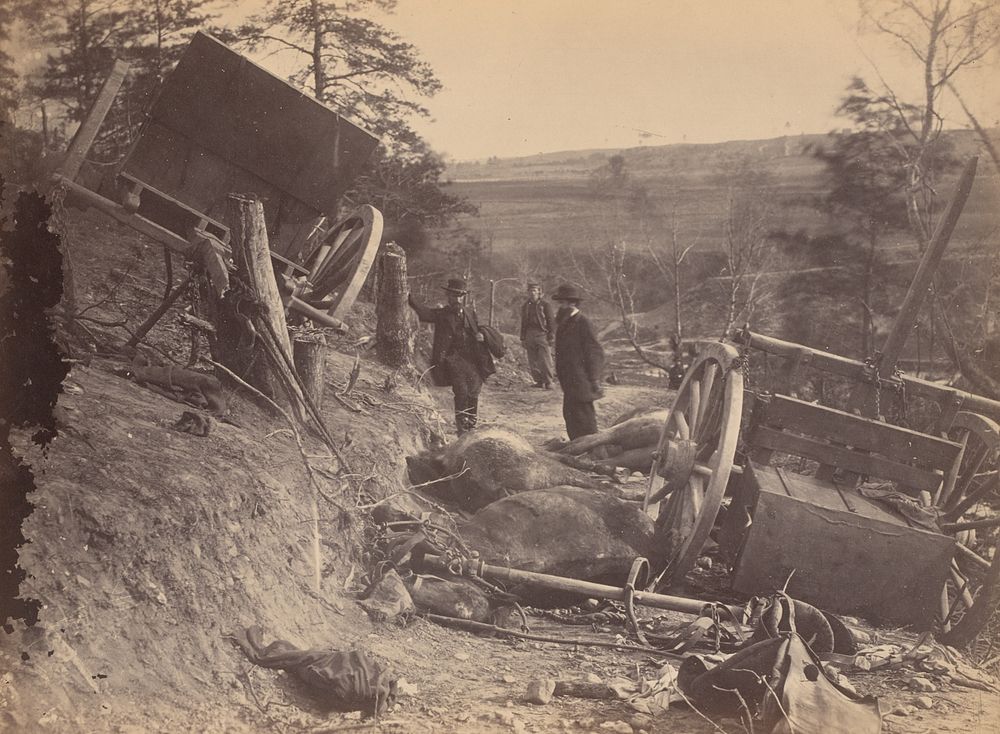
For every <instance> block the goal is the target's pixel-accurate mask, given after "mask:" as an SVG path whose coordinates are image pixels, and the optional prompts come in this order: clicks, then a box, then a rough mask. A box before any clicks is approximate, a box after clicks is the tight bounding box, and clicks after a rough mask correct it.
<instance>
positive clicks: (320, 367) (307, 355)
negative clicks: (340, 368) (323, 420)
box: [292, 334, 326, 411]
mask: <svg viewBox="0 0 1000 734" xmlns="http://www.w3.org/2000/svg"><path fill="white" fill-rule="evenodd" d="M292 345H293V350H294V355H293V359H294V362H295V371H296V372H297V373H298V375H299V379H301V380H302V389H303V390H304V391H305V393H306V394H307V395H308V396H309V397H310V398H312V401H313V404H314V405H315V406H316V410H317V411H319V410H322V409H323V385H324V384H325V380H324V372H325V371H326V338H325V337H324V336H323V335H322V334H317V336H316V338H311V339H296V340H295V341H294V342H293V343H292Z"/></svg>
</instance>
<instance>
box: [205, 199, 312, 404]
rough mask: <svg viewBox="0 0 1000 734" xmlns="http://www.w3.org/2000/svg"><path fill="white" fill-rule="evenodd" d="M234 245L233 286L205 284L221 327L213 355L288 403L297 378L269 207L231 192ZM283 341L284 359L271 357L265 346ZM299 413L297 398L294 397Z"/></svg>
mask: <svg viewBox="0 0 1000 734" xmlns="http://www.w3.org/2000/svg"><path fill="white" fill-rule="evenodd" d="M228 209H229V211H228V215H229V227H230V231H231V233H232V240H231V245H230V246H231V247H232V254H233V262H234V263H235V265H236V272H235V275H234V276H233V279H232V282H231V284H230V285H231V287H230V288H228V289H227V290H226V292H225V293H223V294H221V297H220V296H219V295H218V294H216V293H214V292H213V291H214V289H213V288H209V287H207V286H206V287H203V289H202V297H203V302H204V303H205V305H206V307H207V311H208V314H207V315H208V317H209V320H210V321H211V322H212V324H213V325H214V326H215V335H214V338H211V339H210V346H211V349H212V357H213V359H214V360H215V361H216V362H219V363H220V364H223V365H225V366H226V367H228V368H229V369H231V370H232V371H233V372H235V373H236V374H237V375H239V376H240V377H241V378H242V379H244V380H246V381H247V382H248V383H250V384H251V385H253V386H254V387H255V388H257V389H258V390H260V391H261V392H262V393H264V394H265V395H267V396H268V397H269V398H271V399H272V400H275V401H278V402H279V403H280V402H285V398H286V394H287V391H288V390H289V389H291V390H292V392H293V393H294V392H295V389H296V388H295V380H294V378H293V376H292V373H291V370H290V369H288V367H287V366H286V365H285V364H284V362H285V361H286V360H287V362H289V363H290V362H291V360H292V345H291V341H290V340H289V338H288V327H287V326H286V324H285V312H284V308H283V304H282V301H281V294H280V293H279V292H278V284H277V281H276V280H275V277H274V269H273V266H272V264H271V253H270V250H269V249H268V240H267V229H266V226H265V223H264V207H263V205H262V204H261V203H260V201H259V200H257V199H255V198H247V197H244V196H239V195H235V194H233V195H230V196H229V202H228ZM271 332H273V334H274V337H275V338H276V341H277V348H278V349H279V350H283V352H284V355H285V356H284V359H282V358H281V357H279V358H278V359H274V358H272V357H270V356H269V354H268V351H267V349H266V348H265V345H266V344H267V343H269V342H270V341H274V339H272V337H271ZM291 402H292V404H293V406H294V407H295V408H296V411H297V412H298V404H297V401H295V400H292V401H291Z"/></svg>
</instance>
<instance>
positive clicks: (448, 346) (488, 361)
mask: <svg viewBox="0 0 1000 734" xmlns="http://www.w3.org/2000/svg"><path fill="white" fill-rule="evenodd" d="M410 307H411V308H412V309H413V310H414V311H416V312H417V316H418V317H419V318H420V320H421V321H426V322H428V323H431V324H434V341H433V342H432V344H431V378H432V379H433V380H434V384H435V385H442V386H443V385H450V384H451V376H450V375H448V371H447V370H446V369H445V368H444V364H445V358H446V357H451V356H458V357H461V358H462V359H465V360H467V361H468V362H469V363H471V364H472V365H473V366H474V367H475V368H476V371H477V372H478V373H479V376H480V378H482V379H484V380H485V379H486V378H487V377H489V376H490V375H492V374H493V373H494V372H496V366H495V365H494V364H493V357H492V355H490V351H489V348H487V347H486V344H485V342H481V341H477V340H476V334H478V333H479V320H478V319H477V318H476V312H475V310H473V309H472V308H470V307H468V306H464V307H455V306H452V305H451V304H445V305H444V306H423V305H421V304H419V303H417V302H416V301H415V300H414V298H413V296H410Z"/></svg>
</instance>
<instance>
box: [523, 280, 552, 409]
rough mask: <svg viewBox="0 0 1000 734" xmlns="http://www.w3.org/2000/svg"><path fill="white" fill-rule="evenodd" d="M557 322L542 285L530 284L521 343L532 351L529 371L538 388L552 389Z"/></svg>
mask: <svg viewBox="0 0 1000 734" xmlns="http://www.w3.org/2000/svg"><path fill="white" fill-rule="evenodd" d="M555 339H556V324H555V320H554V319H553V318H552V306H550V305H549V302H548V301H546V300H543V299H542V287H541V286H540V285H538V283H528V300H527V301H525V302H524V304H523V305H522V306H521V345H522V346H523V347H524V351H525V352H527V354H528V370H529V371H530V372H531V377H532V379H534V381H535V387H541V388H545V389H546V390H551V389H552V353H551V352H550V351H549V349H550V348H551V347H552V345H553V343H555Z"/></svg>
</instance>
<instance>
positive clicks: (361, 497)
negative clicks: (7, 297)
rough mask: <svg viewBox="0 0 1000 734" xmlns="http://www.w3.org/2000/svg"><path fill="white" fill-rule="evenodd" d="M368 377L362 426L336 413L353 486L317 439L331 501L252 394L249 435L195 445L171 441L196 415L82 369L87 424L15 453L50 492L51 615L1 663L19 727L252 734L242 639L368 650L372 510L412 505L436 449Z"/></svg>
mask: <svg viewBox="0 0 1000 734" xmlns="http://www.w3.org/2000/svg"><path fill="white" fill-rule="evenodd" d="M351 361H352V360H351V358H349V357H346V356H344V355H338V354H335V353H331V357H330V362H329V365H328V379H331V380H340V381H342V380H343V379H344V377H345V376H346V374H347V373H348V372H349V370H350V367H351ZM363 375H365V376H363V377H362V378H361V379H360V380H359V381H358V384H357V386H356V388H355V392H354V393H353V394H352V395H350V396H348V397H347V398H345V402H348V403H351V404H353V405H354V407H355V409H357V410H359V411H363V412H354V411H352V410H349V409H348V408H347V407H345V405H344V404H342V403H340V402H339V401H335V400H332V399H331V400H329V401H328V402H329V405H328V406H327V407H326V409H325V410H324V413H325V418H326V421H327V423H328V426H329V427H330V429H331V431H332V432H333V434H334V435H336V436H337V437H339V438H342V439H343V443H344V447H343V452H344V453H345V455H346V457H347V459H348V461H349V462H351V465H352V470H353V473H354V476H353V477H349V476H344V475H338V473H337V463H336V461H334V460H333V459H332V458H323V457H324V454H325V453H326V451H325V449H322V448H320V444H319V443H318V442H314V441H311V440H310V439H308V437H307V438H306V450H307V452H308V453H309V455H310V462H311V463H312V465H313V468H314V475H315V476H316V478H317V481H318V485H319V486H318V489H317V491H316V492H315V493H314V491H313V489H312V486H311V485H310V482H309V478H308V476H307V473H306V470H305V466H304V463H303V459H302V456H301V455H300V453H299V451H298V449H297V448H296V444H295V441H294V438H293V436H292V434H291V432H290V430H288V429H287V428H283V427H281V419H280V418H279V419H275V418H274V417H272V416H269V415H267V414H264V413H263V412H261V411H260V409H258V408H257V407H256V406H254V405H253V404H252V403H250V402H248V401H246V400H244V399H242V398H241V397H240V396H231V399H230V402H231V404H232V405H233V416H234V418H235V419H236V420H237V421H238V422H239V423H240V424H241V425H243V426H246V428H239V427H236V426H232V425H227V424H225V423H218V422H214V424H213V426H212V431H211V433H210V435H209V436H207V437H197V436H193V435H190V434H185V433H179V432H176V431H174V430H172V429H171V424H172V423H173V422H174V421H175V420H176V419H177V417H178V416H179V415H180V413H181V412H182V410H184V409H185V408H186V407H187V406H183V405H181V404H178V403H176V402H173V401H171V400H168V399H167V398H165V397H162V396H160V395H158V394H156V393H153V392H151V391H149V390H147V389H144V388H142V387H140V386H138V385H136V384H134V383H132V382H129V381H127V380H125V379H122V378H120V377H118V376H115V375H113V374H111V373H109V372H107V371H105V370H104V369H103V368H102V366H100V365H97V364H94V365H92V366H91V367H90V368H87V367H84V366H82V365H77V366H76V367H75V368H74V369H73V371H72V372H71V373H70V375H69V377H68V379H67V381H66V383H65V386H64V389H65V394H64V395H63V396H62V397H61V399H60V401H59V405H60V406H61V407H62V409H63V414H64V415H65V416H66V418H67V422H68V423H69V424H70V425H69V426H63V427H62V429H61V430H60V434H59V437H58V438H57V439H56V440H55V441H54V442H53V443H52V445H51V448H50V449H49V451H48V452H47V454H46V455H42V454H41V453H40V452H38V451H37V450H36V449H35V447H34V446H33V445H32V444H31V443H30V440H29V439H28V437H27V436H26V435H25V436H21V437H19V439H18V443H17V444H16V449H17V450H18V452H19V453H21V454H23V455H24V456H25V458H26V460H27V461H29V463H30V464H31V465H32V466H33V469H34V473H35V477H36V486H37V490H36V491H35V492H34V493H33V494H32V495H31V497H30V499H31V500H32V501H33V502H34V504H35V507H36V509H35V511H34V513H33V514H32V515H31V516H30V518H29V519H28V521H27V522H26V523H25V527H24V532H25V535H26V537H27V538H28V539H29V543H28V544H27V545H26V546H25V547H24V548H22V553H21V566H22V567H23V568H24V569H25V570H26V571H27V572H28V574H29V579H28V581H27V582H26V583H25V584H24V585H23V586H22V593H23V594H26V595H28V596H31V597H34V598H36V599H38V600H40V601H41V602H42V604H43V607H42V610H41V613H40V617H39V622H38V624H36V625H35V626H34V627H31V628H25V627H23V625H21V626H17V628H16V629H15V630H14V632H13V633H12V634H10V635H5V636H4V637H5V638H6V639H4V641H3V647H2V648H0V660H2V667H3V668H4V669H5V670H7V671H10V674H9V677H8V678H5V683H6V685H5V687H4V693H3V695H4V696H5V698H6V699H8V700H10V699H12V698H13V699H16V700H17V704H16V706H11V707H10V708H8V710H7V712H6V715H7V716H8V719H7V723H8V724H12V725H14V728H15V729H18V730H32V729H35V728H38V727H42V726H45V725H48V727H49V728H51V729H52V730H57V731H74V730H81V731H83V730H87V731H94V730H100V731H106V730H114V729H115V727H125V728H127V726H129V725H134V726H137V727H140V728H142V729H161V730H177V729H197V730H203V731H207V730H212V731H217V730H219V729H223V728H232V727H236V728H239V729H244V728H246V726H247V725H248V724H249V723H250V722H251V721H252V720H253V718H254V716H255V715H256V716H259V711H258V706H257V704H256V702H255V701H254V696H255V695H257V694H255V693H254V691H253V690H252V687H251V686H249V685H247V684H246V683H245V680H246V681H248V680H249V679H248V678H246V679H244V676H242V675H241V674H240V671H241V670H244V669H245V668H246V664H245V661H241V660H240V653H239V651H238V650H237V649H236V648H235V647H234V646H233V645H232V643H231V642H230V641H229V640H228V639H227V637H226V635H227V633H229V632H230V631H232V630H234V629H237V628H242V627H246V626H249V625H252V624H259V625H261V626H262V627H263V628H264V629H265V631H266V632H267V633H268V634H270V635H274V636H277V637H282V638H286V639H289V640H294V641H296V642H297V643H299V644H301V645H302V646H303V647H309V646H326V647H342V648H347V647H349V646H350V645H351V644H353V643H356V642H358V641H359V640H360V639H362V638H363V636H364V635H366V634H367V633H368V632H369V630H370V627H369V625H368V622H367V620H366V619H365V618H364V617H363V614H362V613H361V612H360V610H359V609H358V608H357V607H356V605H355V604H353V603H352V602H350V601H347V600H346V595H345V592H344V589H345V586H348V587H349V586H351V579H350V577H351V575H352V574H353V573H354V569H355V568H356V567H357V566H356V564H355V563H354V561H355V560H356V559H355V556H354V554H355V553H357V552H358V549H359V548H361V547H362V544H361V543H360V534H361V531H362V527H361V521H360V518H361V516H362V513H361V512H360V511H359V510H358V505H359V504H363V503H364V502H365V501H367V499H368V498H371V497H373V496H382V495H384V494H386V493H387V492H390V491H398V490H399V489H400V488H401V481H402V479H403V467H404V460H403V457H404V455H406V454H409V453H414V452H415V451H417V450H419V449H421V448H423V445H422V442H421V436H422V435H425V436H426V434H427V432H428V430H427V427H426V423H425V421H424V417H425V415H427V414H430V413H431V412H432V411H433V406H432V404H431V403H430V402H429V400H428V398H427V396H426V395H425V394H423V393H417V392H415V391H413V390H411V389H409V388H406V387H405V386H404V387H400V388H398V389H397V391H396V392H394V393H391V394H390V393H384V392H383V391H381V389H380V387H379V386H380V385H381V384H382V383H383V382H384V380H385V374H384V371H383V370H380V369H379V368H378V367H376V366H374V365H368V364H366V365H365V366H364V372H363ZM401 406H405V407H401ZM314 502H315V503H316V505H315V506H316V508H317V514H318V523H315V526H316V527H318V534H319V539H320V543H321V546H320V553H319V560H320V564H321V574H322V587H321V590H320V591H319V592H318V593H317V592H316V590H315V587H314V583H315V581H314V580H315V566H314V563H315V556H314V534H313V528H314V520H315V518H314V515H313V510H312V508H313V506H314V505H313V503H314ZM260 695H265V694H260ZM230 719H232V720H231V721H230ZM97 722H100V724H98V723H97Z"/></svg>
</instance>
